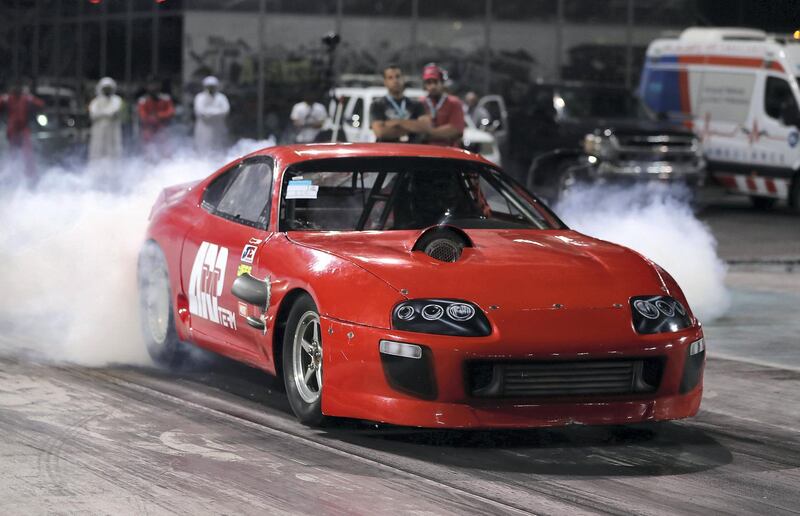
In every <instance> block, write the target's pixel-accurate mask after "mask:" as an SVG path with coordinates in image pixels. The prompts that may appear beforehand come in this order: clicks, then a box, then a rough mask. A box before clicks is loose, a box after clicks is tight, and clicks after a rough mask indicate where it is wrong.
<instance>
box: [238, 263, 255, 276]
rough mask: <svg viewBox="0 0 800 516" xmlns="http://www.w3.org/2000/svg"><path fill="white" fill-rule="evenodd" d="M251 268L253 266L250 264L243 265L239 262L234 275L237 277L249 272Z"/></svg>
mask: <svg viewBox="0 0 800 516" xmlns="http://www.w3.org/2000/svg"><path fill="white" fill-rule="evenodd" d="M252 270H253V267H252V266H251V265H245V264H243V263H240V264H239V268H238V269H236V277H237V278H238V277H239V276H242V275H244V274H250V271H252Z"/></svg>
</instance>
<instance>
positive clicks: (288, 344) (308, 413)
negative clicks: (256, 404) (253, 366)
mask: <svg viewBox="0 0 800 516" xmlns="http://www.w3.org/2000/svg"><path fill="white" fill-rule="evenodd" d="M322 350H323V347H322V331H321V329H320V320H319V312H318V310H317V307H316V305H315V304H314V301H313V300H312V299H311V298H310V297H309V296H303V297H301V298H299V299H298V300H297V302H295V304H294V306H293V307H292V310H291V311H290V312H289V320H288V321H287V324H286V331H285V332H284V334H283V372H284V373H283V381H284V384H285V385H286V395H287V396H288V398H289V405H291V407H292V411H293V412H294V414H295V416H297V419H298V420H299V421H300V422H301V423H303V424H304V425H308V426H320V425H322V424H323V423H324V422H325V416H323V415H322V385H323V373H322V353H323V351H322Z"/></svg>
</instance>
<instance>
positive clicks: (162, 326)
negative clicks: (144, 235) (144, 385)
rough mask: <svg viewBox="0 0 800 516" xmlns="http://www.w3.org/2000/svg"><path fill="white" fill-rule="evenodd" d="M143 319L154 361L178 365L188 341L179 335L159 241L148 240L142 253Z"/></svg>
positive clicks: (140, 302) (139, 275) (141, 300)
mask: <svg viewBox="0 0 800 516" xmlns="http://www.w3.org/2000/svg"><path fill="white" fill-rule="evenodd" d="M138 280H139V323H140V327H141V331H142V337H143V338H144V341H145V344H146V346H147V352H148V353H149V354H150V358H152V359H153V362H155V363H156V364H158V365H160V366H164V367H167V368H169V369H177V368H178V367H180V365H181V364H182V363H183V361H184V359H185V357H186V352H187V349H186V344H184V343H183V342H181V341H180V339H179V338H178V332H177V330H176V329H175V314H174V310H173V308H172V291H171V289H170V287H169V272H168V269H167V261H166V259H165V258H164V253H163V252H162V251H161V248H160V247H158V245H157V244H156V243H155V242H147V243H146V244H145V245H144V247H143V248H142V251H141V252H140V253H139V263H138Z"/></svg>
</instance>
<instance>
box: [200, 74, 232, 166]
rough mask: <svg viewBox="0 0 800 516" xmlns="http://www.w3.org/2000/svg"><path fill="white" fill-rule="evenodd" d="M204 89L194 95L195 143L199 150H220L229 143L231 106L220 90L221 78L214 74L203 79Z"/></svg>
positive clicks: (204, 151) (204, 152)
mask: <svg viewBox="0 0 800 516" xmlns="http://www.w3.org/2000/svg"><path fill="white" fill-rule="evenodd" d="M203 88H204V90H203V91H201V92H200V93H198V94H197V95H196V96H195V97H194V116H195V123H194V145H195V148H197V152H199V153H201V154H208V153H209V152H214V151H220V150H223V149H224V148H225V146H226V145H227V143H228V141H227V140H228V128H227V126H226V125H225V119H226V118H227V117H228V112H230V110H231V106H230V104H229V103H228V97H226V96H225V95H224V94H223V93H221V92H220V91H219V80H218V79H217V78H216V77H214V76H213V75H209V76H208V77H206V78H205V79H203Z"/></svg>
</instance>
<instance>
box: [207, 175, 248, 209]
mask: <svg viewBox="0 0 800 516" xmlns="http://www.w3.org/2000/svg"><path fill="white" fill-rule="evenodd" d="M240 169H241V166H236V167H233V168H231V169H230V170H228V171H227V172H224V173H222V174H220V176H219V177H218V178H216V179H215V180H214V181H213V182H212V183H211V184H210V185H208V188H206V191H205V192H204V193H203V201H202V203H201V206H202V207H203V209H204V210H206V211H208V212H210V213H214V211H215V210H216V209H217V205H218V204H219V201H220V199H222V195H223V194H224V193H225V190H226V189H227V188H228V185H229V184H230V182H231V180H232V179H233V178H235V177H236V174H238V173H239V170H240Z"/></svg>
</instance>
